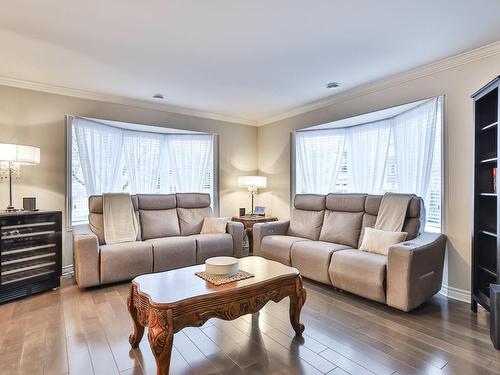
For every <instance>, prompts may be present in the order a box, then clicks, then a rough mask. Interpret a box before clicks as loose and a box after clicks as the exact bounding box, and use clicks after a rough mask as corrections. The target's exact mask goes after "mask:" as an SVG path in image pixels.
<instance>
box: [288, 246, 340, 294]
mask: <svg viewBox="0 0 500 375" xmlns="http://www.w3.org/2000/svg"><path fill="white" fill-rule="evenodd" d="M348 248H349V247H348V246H346V245H340V244H336V243H330V242H323V241H298V242H295V243H294V244H293V245H292V250H291V259H292V266H293V267H295V268H298V270H299V271H300V273H301V274H302V276H305V277H308V278H309V279H312V280H315V281H319V282H321V283H325V284H330V276H329V274H328V267H329V266H330V259H331V257H332V254H333V253H334V252H335V251H339V250H343V249H348Z"/></svg>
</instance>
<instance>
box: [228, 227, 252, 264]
mask: <svg viewBox="0 0 500 375" xmlns="http://www.w3.org/2000/svg"><path fill="white" fill-rule="evenodd" d="M226 230H227V233H229V234H230V235H231V236H232V237H233V255H234V256H235V257H236V258H242V257H245V256H248V249H246V250H243V235H244V232H245V228H244V226H243V223H237V222H236V221H229V222H228V223H227V229H226Z"/></svg>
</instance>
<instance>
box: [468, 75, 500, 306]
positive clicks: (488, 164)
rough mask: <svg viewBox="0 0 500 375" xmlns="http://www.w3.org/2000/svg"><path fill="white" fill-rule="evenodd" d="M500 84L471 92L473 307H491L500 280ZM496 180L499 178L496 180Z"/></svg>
mask: <svg viewBox="0 0 500 375" xmlns="http://www.w3.org/2000/svg"><path fill="white" fill-rule="evenodd" d="M499 83H500V79H499V78H495V79H494V80H493V81H491V82H490V83H488V84H487V85H486V86H484V87H483V88H481V89H480V90H479V91H477V92H476V93H474V95H472V99H473V105H474V130H475V131H474V163H473V165H474V203H473V213H474V217H473V230H472V233H473V238H472V265H471V271H472V278H471V279H472V286H471V290H472V293H471V309H472V311H474V312H476V311H477V305H478V304H480V305H481V306H483V307H484V308H485V309H486V310H488V311H489V309H490V306H489V305H490V284H499V283H500V277H499V276H500V275H499V273H500V241H499V238H500V220H498V216H499V214H500V211H499V210H500V199H499V197H500V195H499V194H497V193H495V192H494V191H495V190H496V189H495V186H498V184H499V183H500V176H496V174H495V168H496V167H497V165H498V159H499V158H500V147H499V142H498V135H499V134H498V131H499V128H498V125H499V122H500V119H499V111H498V109H499V105H500V101H499ZM495 180H496V181H495Z"/></svg>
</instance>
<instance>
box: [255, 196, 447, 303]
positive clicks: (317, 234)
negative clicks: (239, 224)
mask: <svg viewBox="0 0 500 375" xmlns="http://www.w3.org/2000/svg"><path fill="white" fill-rule="evenodd" d="M381 201H382V196H378V195H367V194H328V195H326V196H325V195H313V194H297V195H296V196H295V202H294V208H293V209H292V215H291V219H290V220H286V221H277V222H270V223H261V224H255V225H254V227H253V238H254V254H255V255H259V256H262V257H265V258H268V259H272V260H277V261H279V262H281V263H284V264H287V265H291V266H293V267H296V268H297V269H299V271H300V272H301V274H302V275H303V276H304V277H307V278H309V279H312V280H315V281H318V282H321V283H324V284H330V285H333V286H334V287H336V288H338V289H341V290H345V291H348V292H351V293H354V294H357V295H360V296H362V297H365V298H369V299H371V300H374V301H377V302H381V303H385V304H387V305H389V306H392V307H395V308H397V309H400V310H403V311H409V310H411V309H413V308H415V307H417V306H419V305H420V304H422V303H423V302H424V301H425V300H427V299H428V298H429V297H431V296H432V295H434V294H435V293H437V292H438V291H439V290H440V289H441V282H442V276H443V264H444V256H445V242H446V241H445V237H444V236H443V235H442V234H439V233H424V232H423V230H424V222H425V209H424V204H423V200H422V199H421V198H418V197H414V198H412V199H411V201H410V203H409V205H408V209H407V213H406V218H405V222H404V226H403V231H404V232H407V233H408V235H407V238H406V240H405V241H404V242H401V243H397V244H395V245H392V246H391V247H390V248H389V252H388V255H387V256H385V255H380V254H376V253H372V252H366V251H361V250H358V248H359V247H360V245H361V242H362V240H363V235H364V229H365V228H366V227H373V226H374V225H375V221H376V219H377V214H378V211H379V208H380V203H381Z"/></svg>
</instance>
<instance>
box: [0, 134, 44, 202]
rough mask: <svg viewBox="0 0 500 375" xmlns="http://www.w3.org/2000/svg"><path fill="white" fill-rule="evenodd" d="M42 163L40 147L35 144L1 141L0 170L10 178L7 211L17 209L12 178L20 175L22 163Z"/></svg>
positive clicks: (2, 175) (3, 175)
mask: <svg viewBox="0 0 500 375" xmlns="http://www.w3.org/2000/svg"><path fill="white" fill-rule="evenodd" d="M35 164H40V149H39V148H38V147H34V146H26V145H16V144H11V143H0V172H1V177H2V178H7V179H8V180H9V205H8V206H7V211H16V209H15V208H14V205H13V204H12V178H13V177H16V176H19V174H20V167H21V165H35Z"/></svg>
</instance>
